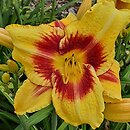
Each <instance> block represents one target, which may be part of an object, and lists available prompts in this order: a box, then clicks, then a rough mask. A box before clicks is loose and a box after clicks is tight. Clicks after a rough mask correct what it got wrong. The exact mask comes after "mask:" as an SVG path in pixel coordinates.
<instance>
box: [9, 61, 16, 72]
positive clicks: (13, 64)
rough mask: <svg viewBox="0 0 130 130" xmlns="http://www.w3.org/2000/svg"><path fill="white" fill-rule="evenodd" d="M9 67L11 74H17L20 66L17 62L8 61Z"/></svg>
mask: <svg viewBox="0 0 130 130" xmlns="http://www.w3.org/2000/svg"><path fill="white" fill-rule="evenodd" d="M7 65H8V68H9V72H11V73H16V72H17V71H18V65H17V64H16V62H15V61H13V60H8V61H7Z"/></svg>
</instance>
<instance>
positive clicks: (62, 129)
mask: <svg viewBox="0 0 130 130" xmlns="http://www.w3.org/2000/svg"><path fill="white" fill-rule="evenodd" d="M67 126H68V124H67V123H65V122H63V123H62V124H61V125H60V127H59V128H58V129H57V130H64V129H65V128H66V127H67Z"/></svg>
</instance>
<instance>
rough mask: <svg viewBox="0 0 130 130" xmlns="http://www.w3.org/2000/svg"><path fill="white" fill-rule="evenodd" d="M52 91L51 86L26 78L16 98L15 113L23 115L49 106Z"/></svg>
mask: <svg viewBox="0 0 130 130" xmlns="http://www.w3.org/2000/svg"><path fill="white" fill-rule="evenodd" d="M51 91H52V88H51V87H45V86H40V85H36V84H33V83H32V82H30V80H28V79H27V80H25V81H24V83H23V85H22V86H21V87H20V88H19V90H18V91H17V93H16V96H15V99H14V108H15V113H17V114H18V115H22V114H25V113H26V112H29V113H31V112H35V111H38V110H40V109H41V108H44V107H46V106H48V105H49V104H50V103H51Z"/></svg>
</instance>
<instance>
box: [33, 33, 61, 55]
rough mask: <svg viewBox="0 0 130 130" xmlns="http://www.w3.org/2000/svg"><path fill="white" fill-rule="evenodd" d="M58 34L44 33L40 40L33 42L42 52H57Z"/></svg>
mask: <svg viewBox="0 0 130 130" xmlns="http://www.w3.org/2000/svg"><path fill="white" fill-rule="evenodd" d="M61 38H62V37H61V36H60V35H56V34H54V33H51V34H50V35H48V34H45V35H43V36H42V37H41V40H40V41H38V42H36V43H35V46H36V48H37V50H38V51H40V52H41V53H43V54H45V53H46V54H48V55H52V53H56V52H59V42H60V40H61Z"/></svg>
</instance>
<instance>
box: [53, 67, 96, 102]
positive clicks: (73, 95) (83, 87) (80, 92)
mask: <svg viewBox="0 0 130 130" xmlns="http://www.w3.org/2000/svg"><path fill="white" fill-rule="evenodd" d="M53 78H54V79H53V80H54V86H55V88H56V93H58V94H59V97H61V98H62V99H68V100H70V101H74V100H76V99H78V98H80V99H82V98H83V97H84V96H85V95H86V94H87V93H89V92H90V91H92V90H93V83H94V81H93V76H92V74H91V73H90V70H88V69H85V71H84V74H83V76H82V78H81V79H80V81H79V82H77V83H76V82H75V83H67V84H64V82H63V79H62V76H61V74H60V73H59V72H58V71H55V72H54V75H53Z"/></svg>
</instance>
